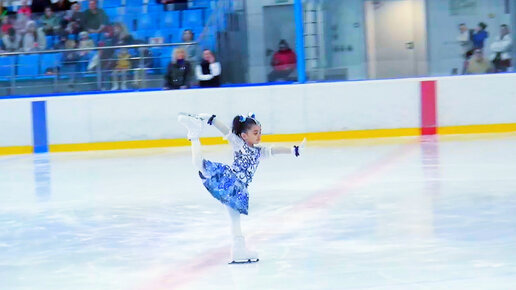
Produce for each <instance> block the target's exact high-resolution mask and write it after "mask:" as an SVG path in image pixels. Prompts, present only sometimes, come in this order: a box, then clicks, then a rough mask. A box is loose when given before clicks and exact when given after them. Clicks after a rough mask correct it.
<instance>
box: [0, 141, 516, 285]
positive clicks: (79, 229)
mask: <svg viewBox="0 0 516 290" xmlns="http://www.w3.org/2000/svg"><path fill="white" fill-rule="evenodd" d="M204 149H205V151H206V154H205V155H206V157H207V158H209V159H212V160H217V161H225V162H228V161H230V159H231V156H230V150H229V148H228V146H227V145H226V146H209V147H204ZM250 194H251V197H250V209H249V213H250V214H249V216H246V217H244V218H243V227H244V232H245V234H246V236H247V240H248V242H249V244H250V245H251V246H252V247H253V248H255V249H256V250H258V252H259V253H260V262H258V263H256V264H249V265H228V264H227V262H229V244H230V235H229V222H228V217H227V213H226V210H225V208H224V207H223V206H222V205H220V204H219V203H218V202H217V201H216V200H215V199H213V198H212V197H211V196H210V194H209V193H208V192H207V191H206V190H205V189H204V187H203V186H202V184H201V182H200V179H199V178H198V175H197V173H196V171H195V170H194V167H193V165H192V164H191V159H190V152H189V148H171V149H152V150H122V151H102V152H86V153H84V152H83V153H60V154H48V155H35V156H31V155H25V156H4V157H1V158H0V289H516V134H503V135H476V136H458V137H453V136H452V137H441V138H440V140H439V141H437V140H423V141H422V140H420V139H419V138H397V139H378V140H363V141H334V142H309V143H308V147H307V150H306V154H305V155H304V156H303V157H302V158H297V159H296V158H293V157H291V156H280V157H276V158H274V159H270V160H267V161H264V162H263V163H262V164H260V166H259V168H258V171H257V173H256V175H255V178H254V181H253V183H252V184H251V186H250Z"/></svg>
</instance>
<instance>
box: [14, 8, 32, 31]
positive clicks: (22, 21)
mask: <svg viewBox="0 0 516 290" xmlns="http://www.w3.org/2000/svg"><path fill="white" fill-rule="evenodd" d="M28 22H29V17H27V15H26V14H23V13H18V14H16V20H15V21H14V24H13V27H14V30H15V31H16V33H18V34H20V35H23V34H25V31H26V29H27V23H28Z"/></svg>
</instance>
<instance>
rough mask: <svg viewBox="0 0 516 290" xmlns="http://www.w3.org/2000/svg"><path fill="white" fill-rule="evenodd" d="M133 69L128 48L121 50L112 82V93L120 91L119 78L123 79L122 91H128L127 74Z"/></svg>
mask: <svg viewBox="0 0 516 290" xmlns="http://www.w3.org/2000/svg"><path fill="white" fill-rule="evenodd" d="M130 68H131V55H130V54H129V50H127V48H122V49H120V52H119V53H118V60H117V63H116V67H115V71H114V72H113V76H112V82H113V86H112V87H111V90H112V91H116V90H118V88H119V87H118V76H120V78H121V83H122V85H121V87H120V88H121V89H122V90H127V72H128V71H129V69H130Z"/></svg>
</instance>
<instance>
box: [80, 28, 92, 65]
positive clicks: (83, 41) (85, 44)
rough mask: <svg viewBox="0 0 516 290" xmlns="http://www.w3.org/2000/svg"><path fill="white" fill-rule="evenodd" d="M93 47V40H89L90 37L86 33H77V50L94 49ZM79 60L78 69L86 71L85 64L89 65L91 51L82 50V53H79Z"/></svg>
mask: <svg viewBox="0 0 516 290" xmlns="http://www.w3.org/2000/svg"><path fill="white" fill-rule="evenodd" d="M94 47H95V43H94V42H93V40H91V39H90V36H89V34H88V32H86V31H82V32H81V33H79V48H94ZM78 54H79V60H80V63H81V65H80V67H82V68H83V69H81V71H82V70H84V69H86V66H87V64H88V63H89V61H90V59H91V57H92V56H93V51H92V50H83V51H79V53H78Z"/></svg>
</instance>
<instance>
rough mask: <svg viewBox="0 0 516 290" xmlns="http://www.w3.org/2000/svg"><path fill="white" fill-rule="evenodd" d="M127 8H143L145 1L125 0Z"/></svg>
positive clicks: (151, 0) (150, 0)
mask: <svg viewBox="0 0 516 290" xmlns="http://www.w3.org/2000/svg"><path fill="white" fill-rule="evenodd" d="M149 2H156V1H153V0H149ZM125 6H128V7H142V6H143V0H125Z"/></svg>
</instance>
